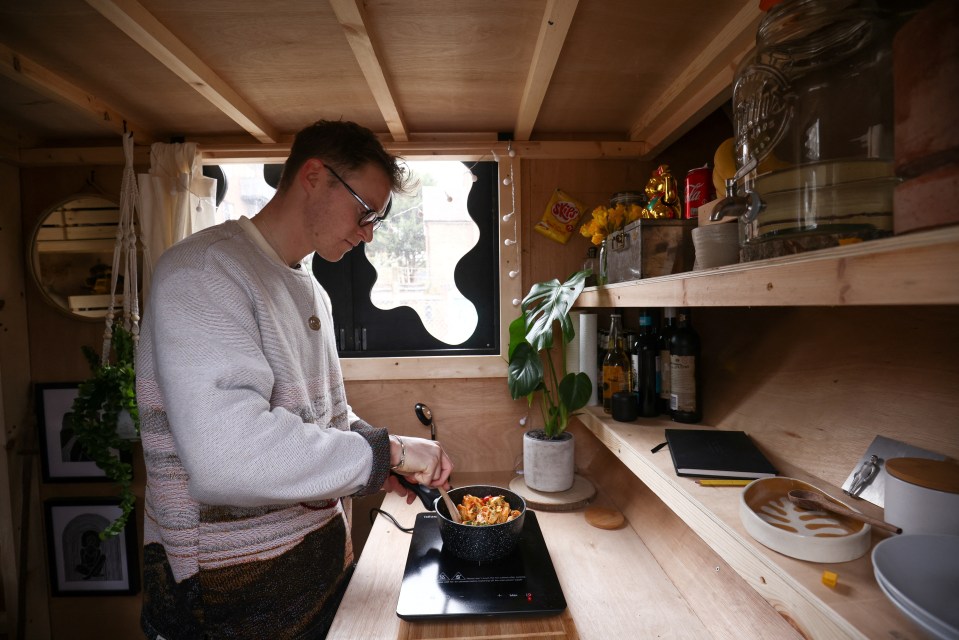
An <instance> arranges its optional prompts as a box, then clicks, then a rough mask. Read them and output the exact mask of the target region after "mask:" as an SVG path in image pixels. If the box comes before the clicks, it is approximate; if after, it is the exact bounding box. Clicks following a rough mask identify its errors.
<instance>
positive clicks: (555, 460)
mask: <svg viewBox="0 0 959 640" xmlns="http://www.w3.org/2000/svg"><path fill="white" fill-rule="evenodd" d="M574 451H575V445H574V440H573V434H572V433H570V432H568V431H564V432H563V433H562V434H561V435H560V436H559V437H558V438H557V439H555V440H550V439H547V438H546V434H545V433H544V432H543V430H542V429H533V430H531V431H527V432H526V434H525V435H524V436H523V479H524V480H525V481H526V486H527V487H529V488H530V489H533V490H535V491H543V492H547V493H551V492H557V491H566V490H567V489H569V488H570V487H572V486H573V479H574V478H573V471H574V469H573V453H574Z"/></svg>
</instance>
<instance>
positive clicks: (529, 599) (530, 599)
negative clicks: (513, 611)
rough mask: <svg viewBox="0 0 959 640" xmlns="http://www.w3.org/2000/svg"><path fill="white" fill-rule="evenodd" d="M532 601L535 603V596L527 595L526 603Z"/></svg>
mask: <svg viewBox="0 0 959 640" xmlns="http://www.w3.org/2000/svg"><path fill="white" fill-rule="evenodd" d="M532 601H533V594H532V593H527V594H526V602H532Z"/></svg>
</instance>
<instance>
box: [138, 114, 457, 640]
mask: <svg viewBox="0 0 959 640" xmlns="http://www.w3.org/2000/svg"><path fill="white" fill-rule="evenodd" d="M405 180H406V174H405V173H404V172H403V170H402V169H401V168H400V167H399V166H398V165H397V163H396V159H395V158H393V157H392V156H390V155H389V154H388V153H387V152H386V151H385V150H384V149H383V147H382V146H381V145H380V143H379V141H378V140H377V139H376V137H375V136H374V135H373V133H372V132H370V131H369V130H367V129H364V128H362V127H360V126H358V125H356V124H354V123H350V122H325V121H320V122H317V123H316V124H314V125H311V126H309V127H307V128H306V129H304V130H303V131H301V132H300V133H299V134H297V136H296V139H295V140H294V142H293V146H292V149H291V152H290V156H289V159H288V160H287V162H286V164H285V165H284V169H283V175H282V177H281V179H280V183H279V186H278V189H277V192H276V194H275V196H274V197H273V198H272V199H271V200H270V202H268V203H267V205H266V206H265V207H264V208H263V210H262V211H261V212H260V213H259V214H257V215H256V216H255V217H254V218H253V219H252V220H250V219H247V218H243V219H241V220H239V221H230V222H226V223H223V224H221V225H218V226H216V227H213V228H210V229H207V230H205V231H202V232H199V233H197V234H194V235H193V236H191V237H189V238H187V239H185V240H184V241H182V242H180V243H178V244H177V245H175V246H174V247H172V248H170V249H169V250H168V251H166V252H165V253H164V254H163V256H162V257H161V259H160V261H159V263H158V265H157V268H156V271H155V275H154V279H153V284H152V293H151V297H150V301H149V306H148V307H147V311H148V312H147V314H146V317H145V321H144V324H143V332H142V336H141V339H140V345H139V351H138V361H137V400H138V403H139V410H140V419H141V432H142V433H141V436H142V442H143V452H144V457H145V460H146V468H147V487H146V500H145V527H144V564H145V566H144V572H145V576H144V581H145V588H144V603H143V613H142V618H141V623H142V627H143V630H144V632H145V634H146V635H147V637H148V638H166V639H167V640H173V639H179V638H191V639H192V638H216V639H220V638H271V639H279V638H297V639H299V638H322V637H324V636H325V634H326V631H327V629H328V628H329V626H330V623H331V622H332V618H333V615H334V613H335V612H336V607H337V605H338V603H339V599H340V597H341V595H342V591H343V590H344V589H345V586H346V582H347V580H348V579H349V573H350V571H351V569H352V564H353V553H352V547H351V543H350V532H349V522H348V517H349V509H350V496H360V495H367V494H371V493H375V492H376V491H379V490H380V489H381V488H385V489H387V490H393V491H397V492H399V493H401V494H404V495H406V494H407V492H406V490H405V489H403V488H402V487H401V486H400V485H399V484H398V482H397V480H396V478H395V477H392V476H390V475H389V471H390V470H391V469H392V470H394V471H396V472H397V473H402V474H403V475H405V476H407V477H408V478H409V479H411V480H413V481H415V482H419V483H422V484H425V485H430V486H443V485H445V484H446V481H447V478H448V476H449V473H450V470H451V469H452V464H451V463H450V460H449V458H448V457H447V455H446V454H445V452H444V451H443V449H442V448H441V447H440V446H439V445H438V444H437V443H435V442H432V441H430V440H425V439H421V438H411V437H403V438H399V437H397V436H390V435H389V434H388V433H387V431H386V429H382V428H375V427H372V426H371V425H369V424H367V423H365V422H363V421H362V420H360V419H359V418H357V417H356V415H354V414H353V411H352V410H351V409H350V407H349V405H348V404H347V402H346V394H345V391H344V387H343V378H342V374H341V372H340V364H339V360H338V359H337V353H336V343H335V339H334V333H333V319H332V316H331V313H330V301H329V298H328V296H327V295H326V292H325V291H323V289H322V288H321V287H320V286H319V284H318V283H317V282H316V281H315V279H314V278H313V276H312V274H311V273H309V272H308V271H307V270H306V269H305V268H304V267H303V266H302V264H301V260H302V259H303V258H304V257H305V256H307V255H309V254H310V253H311V252H313V251H315V252H316V253H318V254H319V255H320V256H321V257H323V258H324V259H326V260H330V261H335V260H339V259H340V258H342V257H343V255H344V254H345V253H346V252H347V251H349V250H350V249H352V248H353V247H355V246H356V245H358V244H360V243H361V242H369V241H371V240H372V238H373V232H374V230H375V229H376V228H377V227H378V226H379V225H380V224H381V223H382V220H383V219H384V218H385V217H386V215H387V213H388V212H389V206H390V202H391V200H390V198H391V193H392V192H393V191H401V190H402V189H403V188H404V186H405V185H404V182H405ZM407 499H408V500H409V501H412V500H413V495H412V494H409V495H408V496H407Z"/></svg>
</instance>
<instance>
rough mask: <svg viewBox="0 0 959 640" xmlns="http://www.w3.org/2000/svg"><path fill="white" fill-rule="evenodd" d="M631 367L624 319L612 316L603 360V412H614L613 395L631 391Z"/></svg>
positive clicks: (616, 314) (619, 316)
mask: <svg viewBox="0 0 959 640" xmlns="http://www.w3.org/2000/svg"><path fill="white" fill-rule="evenodd" d="M630 373H631V365H630V361H629V358H628V357H627V355H626V349H625V347H624V344H623V318H622V316H621V315H620V314H618V313H614V314H612V315H611V316H610V324H609V349H608V350H607V351H606V357H605V358H604V359H603V411H605V412H606V413H612V412H613V394H614V393H618V392H620V391H629V389H630V387H631V386H632V385H631V381H630Z"/></svg>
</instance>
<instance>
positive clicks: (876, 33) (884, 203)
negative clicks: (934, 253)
mask: <svg viewBox="0 0 959 640" xmlns="http://www.w3.org/2000/svg"><path fill="white" fill-rule="evenodd" d="M892 22H893V21H892V19H891V17H890V16H888V15H886V14H885V13H884V12H883V11H882V10H880V9H879V8H878V7H877V6H876V4H875V3H874V2H873V1H872V0H783V1H782V2H779V3H778V4H776V5H775V6H774V7H773V8H772V9H770V10H769V12H768V13H767V14H766V16H765V17H764V18H763V20H762V21H761V23H760V25H759V29H758V32H757V36H756V47H755V48H754V49H753V51H752V52H751V53H750V54H749V55H747V56H746V58H745V59H744V60H743V62H742V63H741V64H740V66H739V68H738V69H737V71H736V77H735V80H734V84H733V108H734V120H735V148H736V156H737V157H736V160H737V169H738V171H737V174H736V180H737V181H741V184H742V186H743V187H744V189H745V196H744V197H734V198H733V200H735V201H736V205H737V206H738V210H737V211H736V213H740V214H741V215H740V229H741V244H742V257H743V259H744V260H756V259H761V258H767V257H774V256H777V255H783V254H789V253H798V252H801V251H807V250H811V249H818V248H823V247H828V246H835V245H838V244H844V243H846V242H850V241H859V240H866V239H871V238H876V237H881V236H884V235H889V234H891V233H892V196H893V189H894V187H895V185H896V182H897V178H896V177H895V172H894V165H893V130H892V127H893V92H892V35H893V24H892ZM727 195H730V194H727ZM732 195H733V196H735V194H732ZM729 212H730V208H729V207H727V208H726V210H725V213H726V214H727V215H728V213H729Z"/></svg>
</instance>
